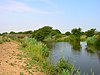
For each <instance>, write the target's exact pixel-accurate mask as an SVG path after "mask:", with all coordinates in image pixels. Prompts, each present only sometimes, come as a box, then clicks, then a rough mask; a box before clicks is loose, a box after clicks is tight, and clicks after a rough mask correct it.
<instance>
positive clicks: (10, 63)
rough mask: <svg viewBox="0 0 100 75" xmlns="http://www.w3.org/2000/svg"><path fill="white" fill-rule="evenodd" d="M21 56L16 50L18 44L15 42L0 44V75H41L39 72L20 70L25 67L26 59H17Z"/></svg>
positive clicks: (19, 51)
mask: <svg viewBox="0 0 100 75" xmlns="http://www.w3.org/2000/svg"><path fill="white" fill-rule="evenodd" d="M20 54H23V52H22V51H21V50H18V44H17V42H15V41H12V42H5V43H3V44H0V75H42V74H41V73H39V72H33V74H29V72H28V71H27V70H25V69H23V68H22V66H25V65H26V64H25V62H26V61H27V59H26V58H24V57H21V58H19V56H20Z"/></svg>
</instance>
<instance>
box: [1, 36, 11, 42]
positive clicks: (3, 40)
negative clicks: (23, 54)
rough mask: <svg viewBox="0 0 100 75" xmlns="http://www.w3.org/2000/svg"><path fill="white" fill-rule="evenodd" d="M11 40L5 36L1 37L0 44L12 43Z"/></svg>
mask: <svg viewBox="0 0 100 75" xmlns="http://www.w3.org/2000/svg"><path fill="white" fill-rule="evenodd" d="M10 41H11V39H10V38H9V37H5V36H0V44H2V43H3V42H10Z"/></svg>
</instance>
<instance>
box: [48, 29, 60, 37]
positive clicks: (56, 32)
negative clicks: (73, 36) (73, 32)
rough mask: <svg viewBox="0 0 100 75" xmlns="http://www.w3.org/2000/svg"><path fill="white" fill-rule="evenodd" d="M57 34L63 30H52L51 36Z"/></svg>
mask: <svg viewBox="0 0 100 75" xmlns="http://www.w3.org/2000/svg"><path fill="white" fill-rule="evenodd" d="M57 34H61V32H60V31H59V30H58V29H55V30H52V31H51V33H50V35H51V36H54V35H57Z"/></svg>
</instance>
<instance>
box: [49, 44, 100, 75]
mask: <svg viewBox="0 0 100 75" xmlns="http://www.w3.org/2000/svg"><path fill="white" fill-rule="evenodd" d="M51 45H52V48H51V49H52V52H51V56H50V59H51V60H52V61H51V62H52V63H53V64H56V63H57V61H59V59H60V58H62V57H63V58H65V60H69V62H71V63H72V64H74V65H75V66H76V67H77V68H80V69H81V71H82V72H86V73H88V74H90V70H91V69H92V70H93V71H94V72H95V75H100V51H99V50H100V47H98V48H91V47H88V46H87V44H86V42H81V43H80V45H75V46H74V45H71V44H70V43H68V42H55V43H51ZM92 47H93V46H92ZM90 49H91V50H90Z"/></svg>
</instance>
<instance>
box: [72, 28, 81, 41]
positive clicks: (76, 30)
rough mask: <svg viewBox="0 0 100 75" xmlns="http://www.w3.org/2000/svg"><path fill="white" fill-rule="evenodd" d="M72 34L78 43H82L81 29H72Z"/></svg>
mask: <svg viewBox="0 0 100 75" xmlns="http://www.w3.org/2000/svg"><path fill="white" fill-rule="evenodd" d="M71 33H72V34H73V35H74V36H75V38H76V40H77V41H80V36H81V28H78V29H77V28H74V29H72V31H71Z"/></svg>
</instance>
